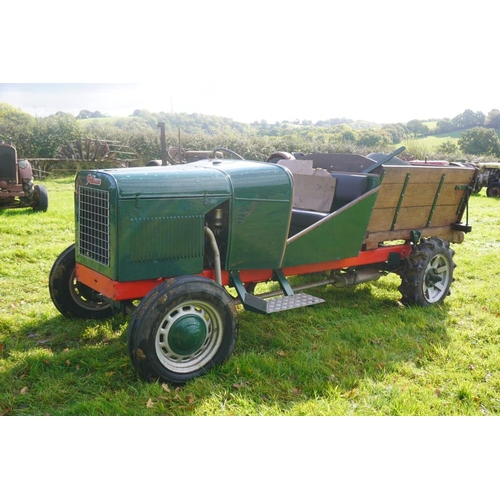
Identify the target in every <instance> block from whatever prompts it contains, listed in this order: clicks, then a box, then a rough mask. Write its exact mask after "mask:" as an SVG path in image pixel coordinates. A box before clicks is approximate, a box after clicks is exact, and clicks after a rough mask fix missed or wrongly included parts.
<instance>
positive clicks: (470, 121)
mask: <svg viewBox="0 0 500 500" xmlns="http://www.w3.org/2000/svg"><path fill="white" fill-rule="evenodd" d="M485 120H486V116H485V115H484V113H482V112H481V111H478V112H477V113H475V112H474V111H472V110H471V109H466V110H465V111H464V112H463V113H462V114H460V115H457V116H455V118H453V119H452V120H451V121H452V123H453V124H454V125H455V127H456V128H457V129H464V128H472V127H482V126H483V125H484V122H485Z"/></svg>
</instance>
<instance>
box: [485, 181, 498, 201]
mask: <svg viewBox="0 0 500 500" xmlns="http://www.w3.org/2000/svg"><path fill="white" fill-rule="evenodd" d="M486 196H489V197H492V198H499V197H500V182H492V183H491V184H490V185H489V186H488V188H487V189H486Z"/></svg>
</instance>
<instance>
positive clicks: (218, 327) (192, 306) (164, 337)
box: [155, 300, 223, 373]
mask: <svg viewBox="0 0 500 500" xmlns="http://www.w3.org/2000/svg"><path fill="white" fill-rule="evenodd" d="M187 317H194V318H196V320H197V321H198V323H199V324H200V325H203V327H204V328H205V331H206V336H205V339H204V341H203V343H202V344H201V345H200V346H199V347H198V348H197V349H196V350H194V351H193V352H191V353H187V354H181V353H179V352H176V351H175V350H174V349H173V347H172V345H171V342H169V338H170V336H171V334H172V332H173V329H174V328H175V326H174V325H176V324H177V323H178V322H179V320H182V319H183V318H187ZM222 338H223V322H222V317H221V315H220V313H219V312H218V310H217V309H216V308H215V307H213V306H212V305H210V304H208V303H207V302H203V301H196V300H192V301H186V302H182V303H181V304H179V305H178V306H176V307H175V308H174V309H172V310H170V311H169V312H168V313H167V314H166V315H165V317H164V318H163V320H162V322H161V324H160V326H159V328H158V330H157V332H156V338H155V348H156V354H157V357H158V359H159V361H160V362H161V364H162V365H163V366H164V367H165V368H167V369H168V370H170V371H173V372H176V373H190V372H193V371H196V370H199V369H201V368H203V367H205V366H206V365H207V363H209V362H210V361H211V360H212V359H213V358H214V356H215V355H216V353H217V351H218V350H219V348H220V345H221V343H222Z"/></svg>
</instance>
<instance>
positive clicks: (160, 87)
mask: <svg viewBox="0 0 500 500" xmlns="http://www.w3.org/2000/svg"><path fill="white" fill-rule="evenodd" d="M51 3H52V0H48V4H47V3H44V4H34V5H33V6H32V9H31V11H30V12H31V14H32V15H31V16H29V18H27V17H26V16H25V15H24V12H23V10H22V7H18V6H8V7H7V9H8V10H10V11H11V12H10V13H8V14H10V15H11V16H13V17H14V16H18V17H19V16H24V19H23V29H22V33H24V34H25V36H21V33H20V30H19V26H18V25H16V24H15V23H13V24H12V27H11V28H7V30H9V29H11V30H12V33H11V34H9V32H8V31H7V33H6V34H5V32H4V31H3V36H4V37H9V39H11V40H15V41H16V43H15V44H13V45H12V47H11V48H10V49H9V51H8V55H7V57H3V63H2V66H3V68H4V69H3V71H2V73H3V75H2V78H1V79H0V81H2V82H3V83H0V102H6V103H8V104H11V105H12V106H15V107H17V108H20V109H22V110H24V111H26V112H28V113H30V114H32V115H34V116H47V115H49V114H52V113H55V112H57V111H65V112H70V113H72V114H74V115H76V114H78V112H79V111H80V110H82V109H87V110H89V111H100V112H101V113H104V114H107V115H109V116H129V115H131V114H132V113H133V112H134V110H136V109H147V110H149V111H151V112H160V111H163V112H185V113H200V114H214V115H218V116H224V117H227V118H232V119H234V120H236V121H242V122H248V123H251V122H253V121H256V120H257V121H260V120H266V121H268V122H270V123H274V122H275V121H284V120H288V121H294V120H312V121H313V122H316V121H318V120H326V119H329V118H341V117H345V118H350V119H353V120H367V121H373V122H376V123H395V122H405V123H406V122H408V121H409V120H412V119H421V120H425V119H431V118H453V117H454V116H456V115H458V114H460V113H462V112H463V111H464V110H466V109H472V110H473V111H482V112H483V113H485V114H487V113H488V112H489V111H490V110H492V109H497V108H500V95H499V92H498V77H499V72H500V70H499V69H498V64H497V56H496V50H495V49H496V47H497V40H496V39H495V36H496V32H497V27H496V25H495V22H496V19H495V16H494V15H493V13H492V10H491V2H489V1H485V0H476V1H475V2H454V1H449V0H434V1H430V0H420V1H419V2H415V1H407V0H399V1H396V0H378V1H376V2H375V1H366V0H363V1H359V0H350V2H339V1H337V0H330V2H325V1H324V0H322V1H318V0H309V1H308V2H293V3H292V2H283V1H274V0H268V1H262V0H254V1H252V3H249V2H243V1H241V2H235V1H232V2H230V1H227V0H213V1H212V2H206V1H205V2H200V1H198V0H184V1H183V2H182V4H181V3H180V2H179V4H180V5H178V6H171V5H170V6H166V8H165V10H164V11H161V10H159V9H158V6H157V4H156V3H155V2H152V1H150V0H144V1H143V2H141V6H140V8H137V6H136V7H134V8H133V9H131V10H130V11H127V9H126V8H125V7H124V8H123V9H122V8H120V13H119V14H118V13H117V9H115V8H113V7H112V6H109V7H108V6H107V4H106V3H104V2H97V1H95V0H88V1H87V2H86V4H85V5H86V8H85V9H79V10H78V11H76V12H74V13H71V12H67V14H66V17H65V21H57V20H55V18H54V17H53V16H49V17H47V16H48V14H47V12H49V11H50V4H51ZM56 5H57V4H56V3H55V2H54V6H56ZM54 8H55V7H54ZM44 16H45V19H44V22H42V18H43V17H44ZM69 19H71V22H69ZM34 33H36V36H33V34H34ZM28 34H31V35H28ZM0 36H2V35H0ZM0 67H1V66H0ZM8 67H11V68H14V70H13V71H11V72H10V73H9V72H8V71H7V70H6V69H5V68H8ZM19 81H21V83H16V82H19ZM96 82H100V83H96ZM120 82H121V83H120Z"/></svg>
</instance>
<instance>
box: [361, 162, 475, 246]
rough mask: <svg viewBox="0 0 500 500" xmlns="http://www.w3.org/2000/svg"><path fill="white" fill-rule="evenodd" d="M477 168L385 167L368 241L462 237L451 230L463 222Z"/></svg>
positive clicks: (372, 244) (455, 238) (369, 227)
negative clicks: (413, 236) (418, 235)
mask: <svg viewBox="0 0 500 500" xmlns="http://www.w3.org/2000/svg"><path fill="white" fill-rule="evenodd" d="M475 176H476V170H475V169H474V168H471V167H459V166H444V167H423V166H399V165H394V166H392V165H391V166H389V165H386V166H384V173H383V180H382V186H381V189H380V192H379V195H378V198H377V201H376V202H375V206H374V209H373V212H372V217H371V219H370V223H369V225H368V232H367V236H366V241H365V244H366V245H367V248H374V247H375V246H376V245H377V244H378V243H381V242H383V241H390V240H396V239H408V238H409V237H410V234H411V231H414V230H420V231H422V235H423V236H431V235H435V236H441V237H446V239H449V240H450V241H454V240H460V239H461V238H460V236H458V235H454V234H453V231H452V229H451V226H452V225H453V224H456V223H458V222H460V221H461V219H462V215H463V212H464V210H465V201H466V197H467V195H468V190H467V186H469V185H471V184H472V182H473V181H474V179H475Z"/></svg>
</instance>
